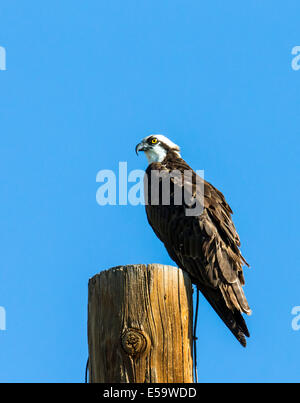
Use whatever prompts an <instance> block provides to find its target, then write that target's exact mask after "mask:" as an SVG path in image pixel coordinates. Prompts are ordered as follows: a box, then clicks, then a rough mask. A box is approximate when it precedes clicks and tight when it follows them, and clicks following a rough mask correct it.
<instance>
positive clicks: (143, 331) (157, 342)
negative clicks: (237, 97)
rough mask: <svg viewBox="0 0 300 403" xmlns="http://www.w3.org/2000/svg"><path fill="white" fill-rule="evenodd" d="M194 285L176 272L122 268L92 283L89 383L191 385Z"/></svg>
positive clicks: (166, 268)
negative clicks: (174, 383) (171, 383)
mask: <svg viewBox="0 0 300 403" xmlns="http://www.w3.org/2000/svg"><path fill="white" fill-rule="evenodd" d="M192 324H193V308H192V284H191V281H190V279H189V277H188V275H187V274H186V273H185V272H183V271H182V270H180V269H178V268H177V267H172V266H165V265H161V264H149V265H144V264H139V265H128V266H118V267H114V268H111V269H109V270H105V271H102V272H100V273H99V274H96V275H95V276H94V277H92V278H91V279H90V281H89V301H88V342H89V369H90V382H142V383H144V382H168V383H170V382H193V360H192Z"/></svg>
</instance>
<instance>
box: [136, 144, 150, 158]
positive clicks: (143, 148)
mask: <svg viewBox="0 0 300 403" xmlns="http://www.w3.org/2000/svg"><path fill="white" fill-rule="evenodd" d="M146 150H148V147H147V144H144V143H143V142H142V143H139V144H138V145H137V146H136V147H135V152H136V155H139V154H138V153H139V151H146Z"/></svg>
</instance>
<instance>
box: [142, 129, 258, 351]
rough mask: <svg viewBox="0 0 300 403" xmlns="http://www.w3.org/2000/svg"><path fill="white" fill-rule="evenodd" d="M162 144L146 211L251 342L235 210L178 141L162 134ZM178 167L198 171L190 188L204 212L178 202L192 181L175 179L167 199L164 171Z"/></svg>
mask: <svg viewBox="0 0 300 403" xmlns="http://www.w3.org/2000/svg"><path fill="white" fill-rule="evenodd" d="M153 137H154V136H152V137H151V136H150V137H148V138H147V139H146V146H145V147H144V149H143V148H141V147H140V150H143V151H149V149H150V150H151V140H152V138H153ZM156 137H157V136H156ZM158 137H162V136H158ZM156 143H157V141H156ZM143 144H144V143H143ZM147 144H148V145H147ZM159 144H160V147H161V148H163V149H164V150H165V155H164V158H163V160H161V161H154V162H152V163H150V164H149V166H148V168H147V170H146V175H145V176H146V178H147V180H146V181H145V186H146V188H145V195H147V196H148V197H147V198H148V200H146V213H147V218H148V221H149V224H150V225H151V227H152V228H153V230H154V232H155V234H156V235H157V236H158V238H159V239H160V240H161V241H162V242H163V243H164V245H165V247H166V249H167V251H168V253H169V255H170V257H171V258H172V259H173V260H174V261H175V262H176V264H177V265H178V267H180V268H182V269H183V270H185V271H187V272H188V273H189V275H190V277H191V279H192V282H193V283H194V284H196V285H197V287H198V288H199V290H200V291H201V292H202V294H203V295H204V296H205V298H206V299H207V300H208V302H209V303H210V304H211V305H212V307H213V308H214V309H215V311H216V312H217V314H218V315H219V316H220V317H221V319H222V320H223V321H224V323H225V324H226V325H227V326H228V328H229V329H230V330H231V332H232V333H233V334H234V335H235V337H236V338H237V339H238V340H239V342H240V343H241V344H242V345H243V346H246V339H245V336H247V337H249V331H248V329H247V326H246V323H245V321H244V319H243V317H242V313H246V314H248V315H249V314H250V313H251V310H250V308H249V306H248V303H247V300H246V297H245V295H244V292H243V289H242V285H244V283H245V281H244V276H243V269H242V266H243V265H244V264H246V265H248V264H247V262H246V261H245V259H244V258H243V256H242V254H241V252H240V249H239V246H240V239H239V236H238V234H237V232H236V229H235V226H234V224H233V222H232V219H231V214H232V210H231V208H230V207H229V205H228V203H227V202H226V201H225V198H224V196H223V194H222V193H221V192H220V191H219V190H217V189H216V188H215V187H214V186H213V185H211V184H210V183H208V182H206V181H205V180H203V179H202V178H200V177H199V176H198V177H197V175H196V173H195V172H194V171H193V170H192V169H191V168H190V167H189V165H188V164H187V163H186V162H185V161H184V160H183V159H182V158H181V157H180V155H179V148H178V147H177V148H173V147H172V146H170V145H169V144H168V143H165V142H164V141H163V139H162V140H161V139H159ZM174 170H177V171H180V173H181V174H184V171H190V172H191V173H192V175H191V177H192V184H193V185H192V186H191V187H190V189H192V193H193V196H194V197H196V198H197V201H198V202H199V204H201V206H202V207H203V211H202V213H201V214H200V215H197V216H187V215H186V209H189V208H191V207H190V206H187V205H186V204H184V203H181V204H180V205H176V203H174V195H175V194H176V191H178V190H180V192H184V190H186V189H185V187H187V184H186V183H185V185H183V183H181V181H180V180H179V181H178V180H176V178H175V179H171V187H170V205H163V203H162V199H161V194H162V183H163V177H164V175H168V174H169V173H170V172H172V171H174ZM196 178H197V180H198V181H199V183H201V184H202V188H203V189H204V195H203V192H202V194H201V192H198V193H197V194H196V192H195V190H196V188H195V183H196ZM154 180H155V181H156V180H157V182H155V183H160V198H159V203H158V205H154V204H153V203H152V202H151V196H152V195H151V191H152V192H153V188H152V189H151V184H153V181H154Z"/></svg>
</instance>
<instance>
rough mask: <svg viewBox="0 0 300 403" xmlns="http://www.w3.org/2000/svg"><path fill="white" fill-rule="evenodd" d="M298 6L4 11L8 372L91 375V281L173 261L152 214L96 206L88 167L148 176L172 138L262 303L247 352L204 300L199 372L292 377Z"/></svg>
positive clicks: (29, 6)
mask: <svg viewBox="0 0 300 403" xmlns="http://www.w3.org/2000/svg"><path fill="white" fill-rule="evenodd" d="M299 13H300V5H299V2H298V1H296V0H294V1H293V0H287V1H286V2H284V3H283V2H274V1H271V0H265V1H263V2H262V1H259V0H256V1H254V0H249V1H247V2H243V3H241V2H240V1H237V0H236V1H233V0H231V1H227V2H224V1H216V0H212V1H210V2H199V1H196V0H189V1H185V0H164V1H158V0H151V1H150V0H143V1H140V0H135V1H133V0H126V1H123V0H122V1H121V0H113V1H104V0H101V1H96V0H88V1H85V2H79V1H76V2H74V1H69V0H64V1H63V2H61V1H58V0H51V1H49V0H45V1H43V2H37V1H32V0H26V1H25V0H23V1H21V0H19V1H16V0H10V1H5V2H2V3H1V6H0V21H1V24H0V46H2V47H4V48H5V50H6V56H7V60H6V68H7V69H6V71H0V132H1V147H0V170H1V173H2V175H1V186H0V191H1V209H0V222H1V231H0V261H1V269H0V306H2V307H4V308H5V310H6V327H7V329H6V330H5V331H0V381H2V382H3V381H8V382H16V381H19V382H82V381H83V380H84V369H85V362H86V358H87V331H86V321H87V283H88V279H89V278H90V277H92V276H93V275H94V274H96V273H97V272H99V271H100V270H102V269H107V268H109V267H113V266H116V265H120V264H131V263H141V262H143V263H151V262H161V263H165V264H172V261H171V260H170V258H169V257H168V255H167V253H166V252H165V250H164V247H163V245H162V244H161V243H160V242H159V241H158V240H157V239H156V237H155V235H154V234H153V233H152V230H151V229H150V227H149V226H148V224H147V221H146V216H145V212H144V207H143V206H136V207H134V206H105V207H103V206H102V207H101V206H99V205H98V204H97V203H96V198H95V196H96V191H97V188H98V187H99V184H97V183H96V174H97V172H98V171H99V170H100V169H112V170H117V168H118V163H119V161H127V162H128V169H129V170H131V169H144V168H145V167H146V160H145V158H143V157H139V158H137V157H136V155H135V153H134V147H135V145H136V144H137V143H138V142H139V141H140V139H141V138H143V137H144V136H146V135H148V134H150V133H163V134H165V135H167V136H169V137H170V138H171V139H172V140H173V141H175V142H176V143H177V144H179V145H180V146H181V148H182V155H183V158H184V159H186V161H187V162H188V163H189V164H190V165H191V166H192V167H193V168H194V169H204V170H205V178H206V179H207V180H208V181H210V182H212V183H213V184H214V185H215V186H216V187H218V188H219V189H220V190H221V191H222V192H223V193H224V194H225V196H226V199H227V201H228V202H229V204H230V205H231V207H232V209H233V210H234V212H235V214H234V216H233V218H234V222H235V225H236V227H237V229H238V232H239V234H240V237H241V241H242V252H243V254H244V256H245V257H246V259H247V260H248V261H249V262H250V264H251V268H250V269H247V268H246V269H245V276H246V287H245V292H246V295H247V298H248V300H249V303H250V306H251V308H252V310H253V315H252V316H251V317H250V318H247V322H248V325H249V329H250V332H251V334H252V337H251V338H250V339H249V343H248V347H247V349H246V350H245V349H242V348H241V347H240V346H239V344H238V343H237V342H236V341H235V339H234V338H233V337H232V335H231V334H230V333H229V332H228V330H227V329H226V328H225V326H224V325H223V323H222V322H221V321H220V320H219V318H218V317H217V315H216V314H215V313H214V311H213V310H212V309H211V307H210V306H209V305H208V303H207V302H206V301H205V300H204V299H203V298H201V301H200V311H199V324H198V337H199V341H198V347H197V351H198V373H199V380H200V381H202V382H214V381H217V382H263V381H264V382H285V381H290V382H299V381H300V371H299V347H300V331H294V330H293V329H292V326H291V322H292V319H293V316H292V315H291V310H292V308H293V307H294V306H299V305H300V293H299V284H300V275H299V264H300V262H299V254H298V250H299V230H298V228H299V197H300V191H299V186H298V183H299V146H300V113H299V106H300V101H299V95H300V70H298V71H296V70H293V69H292V67H291V63H292V59H293V57H295V56H293V55H292V53H291V52H292V49H293V47H295V46H299V45H300V24H299Z"/></svg>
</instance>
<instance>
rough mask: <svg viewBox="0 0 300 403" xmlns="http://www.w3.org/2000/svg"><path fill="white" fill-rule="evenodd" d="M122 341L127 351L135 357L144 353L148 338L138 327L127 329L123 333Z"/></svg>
mask: <svg viewBox="0 0 300 403" xmlns="http://www.w3.org/2000/svg"><path fill="white" fill-rule="evenodd" d="M121 342H122V347H123V349H124V350H125V352H126V353H127V354H129V355H131V356H133V357H135V356H137V355H140V354H141V353H143V352H144V351H145V350H146V347H147V339H146V337H145V335H144V334H143V332H142V331H141V330H138V329H132V328H130V329H127V330H126V331H125V332H124V333H123V335H122V338H121Z"/></svg>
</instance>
